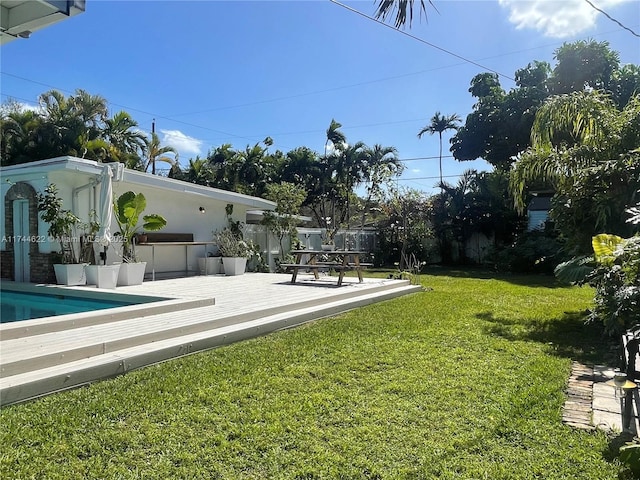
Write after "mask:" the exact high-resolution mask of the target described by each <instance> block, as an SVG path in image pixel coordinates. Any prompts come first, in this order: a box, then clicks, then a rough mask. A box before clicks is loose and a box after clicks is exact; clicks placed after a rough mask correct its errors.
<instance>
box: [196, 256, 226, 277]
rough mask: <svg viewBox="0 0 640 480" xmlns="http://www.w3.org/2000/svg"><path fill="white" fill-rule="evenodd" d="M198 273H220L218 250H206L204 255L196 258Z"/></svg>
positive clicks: (220, 264) (220, 263)
mask: <svg viewBox="0 0 640 480" xmlns="http://www.w3.org/2000/svg"><path fill="white" fill-rule="evenodd" d="M198 268H199V269H200V275H217V274H218V273H222V255H220V252H219V251H218V252H216V253H214V252H207V256H206V257H200V258H198Z"/></svg>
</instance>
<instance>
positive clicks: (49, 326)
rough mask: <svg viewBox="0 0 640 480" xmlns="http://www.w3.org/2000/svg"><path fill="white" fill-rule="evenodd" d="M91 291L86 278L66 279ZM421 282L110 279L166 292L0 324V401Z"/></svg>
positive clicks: (147, 291) (134, 289) (129, 290)
mask: <svg viewBox="0 0 640 480" xmlns="http://www.w3.org/2000/svg"><path fill="white" fill-rule="evenodd" d="M68 288H75V289H81V290H85V291H91V290H93V291H95V290H96V289H95V288H93V287H68ZM418 291H420V287H418V286H413V285H410V284H409V282H408V281H404V280H387V279H365V280H364V282H363V283H359V282H358V279H357V278H345V280H344V283H343V285H342V286H341V287H338V286H337V284H336V279H335V278H334V277H320V279H318V280H315V279H314V276H313V275H312V274H305V275H300V276H299V277H298V283H295V284H292V283H291V275H289V274H266V273H265V274H260V273H252V274H245V275H242V276H237V277H225V276H217V275H216V276H198V277H188V278H178V279H170V280H159V281H155V282H145V283H143V284H142V285H139V286H131V287H118V288H117V289H116V292H117V293H120V294H121V293H126V294H132V295H152V296H162V297H166V298H170V299H171V300H168V301H165V302H160V303H159V304H158V305H157V306H149V304H147V305H145V306H137V307H139V308H136V307H121V308H118V309H114V311H113V312H111V313H109V312H102V313H99V312H92V314H90V315H87V314H73V315H66V316H64V317H57V318H56V317H51V318H49V319H46V320H37V321H36V320H30V321H26V322H15V323H8V324H2V325H1V326H0V364H1V365H2V367H1V372H2V378H0V404H2V405H7V404H11V403H16V402H21V401H25V400H28V399H32V398H35V397H38V396H41V395H45V394H48V393H52V392H55V391H59V390H64V389H68V388H74V387H77V386H80V385H83V384H86V383H90V382H93V381H96V380H99V379H102V378H108V377H112V376H115V375H120V374H123V373H126V372H128V371H130V370H132V369H136V368H141V367H144V366H145V365H150V364H153V363H157V362H161V361H164V360H167V359H170V358H175V357H179V356H182V355H188V354H191V353H193V352H196V351H200V350H205V349H209V348H214V347H217V346H221V345H225V344H229V343H233V342H237V341H241V340H244V339H246V338H251V337H255V336H259V335H265V334H267V333H269V332H273V331H276V330H279V329H283V328H289V327H292V326H295V325H299V324H302V323H305V322H309V321H312V320H316V319H319V318H323V317H327V316H331V315H336V314H338V313H341V312H344V311H347V310H350V309H353V308H357V307H360V306H364V305H368V304H371V303H375V302H380V301H384V300H387V299H391V298H395V297H398V296H401V295H405V294H408V293H414V292H418Z"/></svg>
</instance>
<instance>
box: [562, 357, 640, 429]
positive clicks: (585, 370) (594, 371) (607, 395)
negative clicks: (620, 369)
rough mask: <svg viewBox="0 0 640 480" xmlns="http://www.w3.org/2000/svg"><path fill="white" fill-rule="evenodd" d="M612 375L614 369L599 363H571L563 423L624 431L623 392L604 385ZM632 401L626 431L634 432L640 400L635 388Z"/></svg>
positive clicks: (575, 426) (588, 427) (583, 427)
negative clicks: (590, 364) (629, 419)
mask: <svg viewBox="0 0 640 480" xmlns="http://www.w3.org/2000/svg"><path fill="white" fill-rule="evenodd" d="M613 376H614V369H613V368H610V367H606V366H602V365H595V366H593V367H591V366H587V365H582V364H580V363H578V362H574V363H573V365H572V367H571V376H570V378H569V382H568V385H567V400H566V401H565V404H564V409H563V412H562V421H563V423H565V424H566V425H570V426H572V427H574V428H582V429H586V430H593V429H596V428H597V429H601V430H607V431H612V432H622V431H625V428H624V424H623V413H624V401H623V398H622V397H623V393H621V392H620V391H616V389H615V388H614V387H612V386H611V385H608V384H607V382H608V381H610V380H612V379H613ZM633 403H634V405H633V408H632V421H631V422H630V424H629V428H628V429H627V430H626V431H628V432H629V433H632V434H634V435H637V432H638V431H639V428H638V408H637V407H638V403H640V402H639V397H638V392H637V390H635V391H634V402H633Z"/></svg>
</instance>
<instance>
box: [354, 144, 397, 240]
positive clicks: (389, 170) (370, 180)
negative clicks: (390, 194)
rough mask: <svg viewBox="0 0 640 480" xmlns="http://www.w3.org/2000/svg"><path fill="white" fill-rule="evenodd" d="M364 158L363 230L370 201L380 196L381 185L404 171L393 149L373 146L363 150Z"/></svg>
mask: <svg viewBox="0 0 640 480" xmlns="http://www.w3.org/2000/svg"><path fill="white" fill-rule="evenodd" d="M365 156H366V162H367V169H366V171H365V172H364V180H365V182H367V197H366V198H365V199H364V202H363V208H362V219H361V222H360V228H364V224H365V220H366V216H367V212H368V211H369V207H370V204H371V200H372V199H373V198H374V197H378V196H381V195H382V185H383V184H384V183H385V182H388V181H389V180H390V179H391V178H393V177H397V176H399V175H400V174H401V173H402V170H403V169H404V165H403V164H402V162H401V161H400V159H399V158H398V151H397V150H396V148H395V147H383V146H382V145H380V144H375V145H374V146H373V147H372V148H369V147H367V148H365Z"/></svg>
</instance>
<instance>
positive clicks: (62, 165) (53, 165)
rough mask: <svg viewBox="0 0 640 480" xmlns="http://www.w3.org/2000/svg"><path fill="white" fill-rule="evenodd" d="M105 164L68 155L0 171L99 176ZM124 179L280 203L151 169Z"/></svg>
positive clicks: (240, 200)
mask: <svg viewBox="0 0 640 480" xmlns="http://www.w3.org/2000/svg"><path fill="white" fill-rule="evenodd" d="M104 165H111V164H103V163H98V162H95V161H93V160H85V159H82V158H76V157H70V156H66V157H57V158H51V159H47V160H39V161H36V162H30V163H23V164H20V165H11V166H8V167H2V168H1V169H0V171H1V172H2V176H3V177H7V178H8V177H9V176H10V175H11V174H14V175H30V174H45V173H50V172H54V171H65V170H66V171H74V172H78V173H83V174H86V175H91V176H99V175H100V174H101V173H102V169H103V167H104ZM121 180H122V181H124V182H128V183H132V184H136V185H141V186H147V187H153V188H161V189H165V190H168V191H172V192H180V193H185V194H191V195H200V196H202V197H206V198H209V199H211V200H219V201H223V202H227V203H234V204H239V205H245V206H247V207H249V208H254V209H263V210H274V209H275V207H276V204H275V203H274V202H271V201H269V200H265V199H263V198H258V197H252V196H250V195H243V194H241V193H235V192H230V191H227V190H221V189H218V188H211V187H205V186H203V185H196V184H193V183H188V182H183V181H182V180H175V179H173V178H167V177H162V176H159V175H152V174H150V173H144V172H139V171H137V170H130V169H128V168H125V169H123V173H122V178H121Z"/></svg>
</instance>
